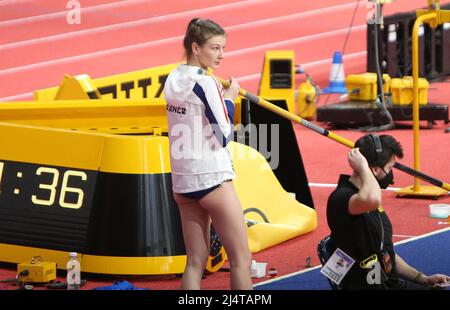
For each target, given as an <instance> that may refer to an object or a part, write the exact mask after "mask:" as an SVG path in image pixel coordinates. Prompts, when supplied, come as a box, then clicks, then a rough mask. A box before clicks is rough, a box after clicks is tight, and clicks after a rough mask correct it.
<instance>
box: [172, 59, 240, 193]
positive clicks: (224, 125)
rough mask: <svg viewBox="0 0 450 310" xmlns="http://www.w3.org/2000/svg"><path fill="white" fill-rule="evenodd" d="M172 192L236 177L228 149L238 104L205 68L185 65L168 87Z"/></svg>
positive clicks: (179, 68) (215, 183)
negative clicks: (225, 94) (225, 92)
mask: <svg viewBox="0 0 450 310" xmlns="http://www.w3.org/2000/svg"><path fill="white" fill-rule="evenodd" d="M164 96H165V99H166V102H167V120H168V125H169V128H168V129H169V143H170V164H171V168H172V189H173V191H174V192H175V193H190V192H195V191H199V190H204V189H208V188H210V187H213V186H215V185H218V184H221V183H222V182H224V181H226V180H230V179H234V178H235V174H234V170H233V163H232V159H231V156H230V153H229V151H228V149H227V144H228V142H229V141H231V140H232V138H233V117H234V103H233V101H232V100H230V99H224V98H223V88H222V85H221V84H220V83H219V82H218V81H217V80H216V79H215V78H214V77H212V76H209V75H206V74H205V71H204V70H203V69H201V68H200V67H196V66H190V65H180V66H178V67H177V68H175V69H174V70H173V71H172V72H171V73H170V74H169V76H168V77H167V80H166V83H165V86H164Z"/></svg>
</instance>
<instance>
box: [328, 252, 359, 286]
mask: <svg viewBox="0 0 450 310" xmlns="http://www.w3.org/2000/svg"><path fill="white" fill-rule="evenodd" d="M354 263H355V260H354V259H352V258H351V257H350V256H348V255H347V254H345V252H344V251H342V250H341V249H339V248H337V249H336V251H334V253H333V255H331V257H330V259H329V260H328V261H327V263H326V264H325V266H323V268H322V269H321V270H320V272H321V273H323V274H324V275H325V276H326V277H327V278H328V279H330V280H331V281H333V282H334V283H336V284H337V285H339V284H340V283H341V281H342V279H343V278H344V277H345V275H346V274H347V273H348V271H349V270H350V268H351V267H352V266H353V264H354Z"/></svg>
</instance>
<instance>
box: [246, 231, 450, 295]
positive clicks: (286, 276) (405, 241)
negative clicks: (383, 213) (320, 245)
mask: <svg viewBox="0 0 450 310" xmlns="http://www.w3.org/2000/svg"><path fill="white" fill-rule="evenodd" d="M448 230H450V227H447V228H443V229H439V230H435V231H432V232H430V233H426V234H423V235H419V236H416V237H412V238H409V239H405V240H401V241H398V242H394V245H400V244H405V243H408V242H411V241H415V240H419V239H423V238H426V237H429V236H432V235H437V234H440V233H443V232H446V231H448ZM319 268H322V265H318V266H315V267H312V268H308V269H305V270H302V271H297V272H293V273H290V274H286V275H284V276H280V277H279V278H276V279H271V280H267V281H263V282H259V283H257V284H255V285H253V287H256V286H260V285H265V284H268V283H272V282H276V281H280V280H283V279H286V278H290V277H293V276H296V275H298V274H302V273H306V272H310V271H313V270H315V269H319Z"/></svg>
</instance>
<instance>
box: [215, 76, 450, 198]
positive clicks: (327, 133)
mask: <svg viewBox="0 0 450 310" xmlns="http://www.w3.org/2000/svg"><path fill="white" fill-rule="evenodd" d="M216 78H217V79H218V80H219V81H220V83H222V85H223V86H224V87H225V88H227V87H229V86H230V82H229V81H227V80H224V79H221V78H219V77H217V76H216ZM239 95H241V96H243V97H245V98H247V99H248V100H249V101H250V102H252V103H255V104H258V105H260V106H262V107H263V108H265V109H267V110H269V111H271V112H273V113H275V114H277V115H279V116H281V117H284V118H286V119H288V120H291V121H293V122H296V123H299V124H300V125H302V126H305V127H307V128H309V129H312V130H313V131H315V132H317V133H319V134H321V135H322V136H325V137H328V138H330V139H332V140H334V141H336V142H339V143H340V144H343V145H345V146H347V147H349V148H354V147H355V143H354V142H353V141H351V140H348V139H346V138H344V137H341V136H339V135H337V134H335V133H333V132H331V131H328V130H326V129H325V128H322V127H320V126H318V125H316V124H313V123H311V122H309V121H307V120H305V119H303V118H301V117H300V116H297V115H295V114H292V113H290V112H288V111H286V110H284V109H282V108H280V107H278V106H276V105H274V104H272V103H270V102H268V101H267V100H264V99H262V98H261V97H258V96H256V95H255V94H252V93H250V92H248V91H246V90H244V89H242V88H241V89H240V90H239ZM394 167H395V168H397V169H399V170H401V171H403V172H405V173H407V174H410V175H412V176H414V177H417V178H419V179H422V180H424V181H426V182H428V183H430V184H433V185H436V186H439V187H442V188H443V189H445V190H446V191H445V192H446V193H447V191H450V184H449V183H445V182H442V181H440V180H438V179H435V178H433V177H430V176H428V175H426V174H424V173H422V172H420V171H417V170H414V169H412V168H409V167H407V166H405V165H403V164H400V163H398V162H396V163H395V165H394Z"/></svg>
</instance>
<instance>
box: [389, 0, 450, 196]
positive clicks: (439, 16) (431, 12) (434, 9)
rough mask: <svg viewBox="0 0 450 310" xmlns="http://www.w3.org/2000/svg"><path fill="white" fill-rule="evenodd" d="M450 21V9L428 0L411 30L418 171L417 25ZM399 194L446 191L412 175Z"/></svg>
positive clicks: (417, 167)
mask: <svg viewBox="0 0 450 310" xmlns="http://www.w3.org/2000/svg"><path fill="white" fill-rule="evenodd" d="M448 22H450V10H441V8H440V3H439V0H428V9H426V10H418V11H417V19H416V22H415V23H414V27H413V32H412V66H413V130H414V169H415V170H417V171H420V154H419V27H420V26H421V25H422V24H423V23H427V24H429V25H430V27H431V28H436V27H437V26H438V25H440V24H443V23H448ZM397 194H398V195H399V196H419V197H420V196H426V197H439V196H443V195H447V194H448V192H447V191H446V190H443V189H441V188H439V187H435V186H421V185H420V180H419V179H418V178H417V177H414V185H413V186H408V187H405V188H402V189H401V190H399V191H398V193H397Z"/></svg>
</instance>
